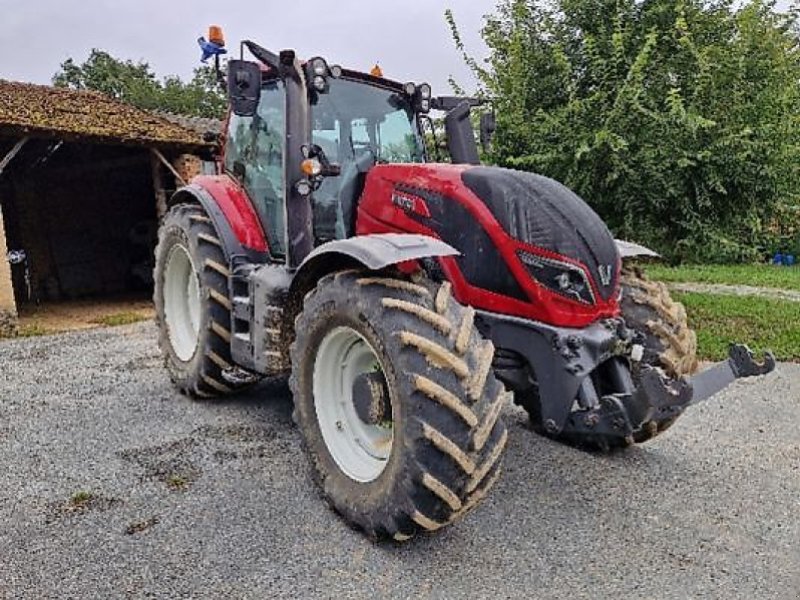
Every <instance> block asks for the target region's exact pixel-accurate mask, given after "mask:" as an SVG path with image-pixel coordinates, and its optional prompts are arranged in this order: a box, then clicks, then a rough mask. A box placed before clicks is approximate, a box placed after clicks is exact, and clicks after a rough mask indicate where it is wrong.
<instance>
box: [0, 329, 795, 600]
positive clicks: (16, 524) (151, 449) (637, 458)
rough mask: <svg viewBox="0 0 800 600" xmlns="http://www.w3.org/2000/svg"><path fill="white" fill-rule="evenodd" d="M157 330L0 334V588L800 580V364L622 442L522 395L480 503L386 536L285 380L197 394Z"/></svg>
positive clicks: (72, 590)
mask: <svg viewBox="0 0 800 600" xmlns="http://www.w3.org/2000/svg"><path fill="white" fill-rule="evenodd" d="M154 334H155V332H154V330H153V326H152V325H151V324H149V323H147V324H143V323H140V324H137V325H133V326H126V327H120V328H115V329H105V330H95V331H89V332H79V333H72V334H65V335H59V336H51V337H43V338H36V339H26V340H15V341H7V342H3V343H0V464H2V465H3V466H4V467H5V469H4V470H3V472H2V474H0V522H1V523H2V527H0V598H2V597H8V598H36V599H38V598H78V597H80V598H111V597H136V598H144V597H158V598H179V597H196V598H221V597H226V598H265V597H276V598H289V597H339V598H359V597H406V598H411V597H436V598H459V597H476V598H488V597H497V598H513V597H528V598H531V597H536V598H571V599H574V598H605V597H624V598H644V597H647V598H681V599H683V598H699V597H724V598H787V599H788V598H792V599H796V598H798V597H800V519H798V515H799V514H800V433H798V425H800V365H782V366H781V372H780V373H779V374H776V375H771V376H769V377H768V378H766V379H762V380H760V381H756V382H748V383H744V382H740V383H739V384H737V385H736V386H735V387H734V388H732V389H730V390H729V391H728V392H727V393H724V394H721V395H720V396H718V397H717V398H715V399H713V400H711V401H709V402H706V403H705V404H702V405H700V406H697V407H695V408H693V409H692V410H691V411H690V413H689V415H687V416H685V417H684V418H683V419H681V420H680V421H679V422H678V423H677V424H676V425H675V426H674V427H673V428H672V429H671V430H670V431H669V432H668V433H667V434H665V435H663V436H661V437H659V438H658V439H657V440H655V441H653V442H651V443H649V444H647V445H644V446H641V447H637V448H633V449H631V450H629V451H626V452H623V453H618V454H614V455H610V456H593V455H589V454H585V453H582V452H579V451H576V450H573V449H570V448H567V447H563V446H560V445H557V444H555V443H552V442H550V441H547V440H545V439H542V438H540V437H537V436H536V435H534V434H532V433H531V432H529V431H528V430H526V429H525V427H524V419H523V417H522V414H521V413H520V412H519V411H518V410H517V409H515V408H511V407H510V408H509V409H508V414H507V420H508V423H509V429H510V442H509V450H508V454H507V458H506V463H505V464H506V466H505V474H504V477H503V478H501V480H500V482H499V483H498V485H497V487H496V488H495V490H494V493H493V494H492V495H491V496H490V498H489V499H488V500H487V502H485V503H484V504H483V506H482V507H481V508H479V509H478V510H476V511H475V512H473V513H472V514H471V515H470V516H468V517H467V518H466V519H465V520H464V521H462V522H461V523H459V524H458V525H456V526H454V527H452V528H449V529H447V530H445V531H443V532H440V533H439V534H438V535H434V536H425V537H422V538H421V539H418V540H416V541H414V542H412V543H409V544H406V545H402V546H395V545H392V544H373V543H372V542H370V541H368V540H367V539H365V538H364V537H363V536H361V535H360V534H358V533H356V532H354V531H352V530H350V529H349V528H348V527H347V526H346V525H344V524H343V523H342V522H341V521H340V520H339V519H338V518H337V517H336V516H335V515H334V514H333V513H331V512H330V511H329V510H328V509H327V508H326V507H325V505H324V504H323V502H322V501H321V500H320V499H319V497H318V495H317V492H316V489H315V488H314V486H313V484H312V482H311V479H310V477H309V474H308V470H307V466H306V462H305V458H304V457H303V456H302V454H301V449H300V440H299V435H298V432H297V430H296V429H295V428H294V427H293V426H292V423H291V418H290V414H291V404H290V399H289V397H288V394H287V391H286V389H285V388H284V387H281V386H279V385H268V384H265V385H262V386H260V387H259V388H257V389H256V390H255V391H254V392H252V393H251V394H250V395H249V396H247V397H242V398H239V399H237V400H232V401H227V402H220V403H198V402H192V401H190V400H188V399H186V398H183V397H181V396H179V395H177V394H175V393H174V392H173V390H172V388H171V387H170V384H169V382H168V380H167V377H166V375H165V372H164V371H163V370H162V368H161V366H160V359H159V357H158V355H157V352H156V349H155V342H154V339H155V335H154Z"/></svg>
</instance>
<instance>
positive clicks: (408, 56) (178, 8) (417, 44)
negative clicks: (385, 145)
mask: <svg viewBox="0 0 800 600" xmlns="http://www.w3.org/2000/svg"><path fill="white" fill-rule="evenodd" d="M494 6H495V2H494V0H404V1H402V2H388V1H385V0H285V1H284V2H273V1H270V0H262V1H260V2H256V1H252V0H238V1H234V2H223V1H220V0H218V1H216V2H214V1H211V0H160V1H155V0H136V1H133V0H80V1H69V0H0V15H2V17H0V21H1V22H2V29H0V31H2V33H0V36H1V37H2V48H3V51H2V53H1V54H0V79H11V80H18V81H31V82H35V83H49V82H50V79H51V77H52V75H53V74H54V73H55V72H56V71H57V70H58V67H59V64H60V63H61V62H62V61H63V60H64V59H66V58H68V57H73V58H75V59H76V60H77V61H83V60H84V59H85V58H86V57H87V56H88V53H89V50H90V49H91V48H93V47H94V48H100V49H103V50H107V51H108V52H110V53H111V54H112V55H114V56H116V57H118V58H129V59H133V60H139V59H142V60H145V61H147V62H149V63H150V65H151V67H152V68H153V70H154V71H155V72H156V73H157V74H158V75H160V76H163V75H168V74H177V75H180V76H181V77H187V76H189V75H190V74H191V72H192V69H193V68H194V67H195V66H197V65H199V57H200V50H199V48H198V47H197V43H196V41H195V40H196V39H197V37H198V36H199V35H204V34H205V31H206V29H207V27H208V25H209V24H218V25H221V26H222V27H223V29H224V31H225V36H226V40H227V42H228V48H229V51H231V52H233V51H234V49H236V50H235V51H236V52H238V41H239V40H241V39H252V40H254V41H256V42H259V43H260V44H261V45H263V46H265V47H267V48H269V49H272V50H280V49H282V48H294V49H296V50H297V51H298V53H299V55H300V56H301V57H303V58H309V57H311V56H314V55H317V54H319V55H322V56H324V57H326V58H327V59H328V60H329V61H330V62H331V63H332V64H335V63H338V64H341V65H342V66H346V67H350V68H354V69H359V70H369V69H370V68H371V67H372V65H373V64H374V63H375V61H378V62H380V64H381V67H382V68H383V70H384V74H385V75H386V76H387V77H391V78H392V79H398V80H400V81H406V80H411V81H417V82H421V81H429V82H430V83H431V84H432V85H433V86H434V91H438V92H440V93H447V92H449V91H450V90H449V87H448V86H447V78H448V76H449V75H451V74H452V75H453V76H455V78H456V80H457V81H458V82H459V83H460V84H462V85H464V84H466V87H467V89H468V90H469V89H472V87H473V85H472V83H471V82H472V81H473V79H472V78H471V77H470V74H469V72H468V70H467V69H466V67H465V66H464V64H463V61H462V59H461V57H460V55H459V53H458V52H457V51H456V50H455V48H454V46H453V43H452V41H451V39H450V33H449V30H448V27H447V24H446V23H445V20H444V11H445V9H446V8H451V9H452V10H453V12H454V13H455V16H456V20H457V21H458V23H459V26H460V29H461V32H462V36H463V38H464V41H465V43H466V44H467V46H468V49H469V50H470V51H471V53H472V54H473V55H475V56H476V57H477V58H483V57H484V55H485V53H486V48H485V46H484V45H483V43H482V40H481V37H480V33H479V32H480V29H481V27H482V23H483V15H485V14H487V13H489V12H491V11H492V10H493V8H494Z"/></svg>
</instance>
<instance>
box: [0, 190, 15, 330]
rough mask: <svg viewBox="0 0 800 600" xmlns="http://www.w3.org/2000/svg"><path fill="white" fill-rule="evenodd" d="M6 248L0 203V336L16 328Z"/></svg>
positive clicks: (12, 285)
mask: <svg viewBox="0 0 800 600" xmlns="http://www.w3.org/2000/svg"><path fill="white" fill-rule="evenodd" d="M8 250H9V248H8V244H7V243H6V231H5V224H4V222H3V207H2V205H1V204H0V336H4V335H13V334H14V333H15V332H16V330H17V303H16V301H15V299H14V284H13V283H12V281H11V265H10V264H9V263H8V259H7V254H8Z"/></svg>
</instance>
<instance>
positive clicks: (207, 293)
mask: <svg viewBox="0 0 800 600" xmlns="http://www.w3.org/2000/svg"><path fill="white" fill-rule="evenodd" d="M155 259H156V262H155V270H154V272H153V279H154V282H155V288H154V293H153V302H154V304H155V308H156V325H157V326H158V332H159V334H158V345H159V347H160V349H161V353H162V355H163V356H164V363H165V365H166V367H167V370H168V371H169V374H170V377H171V379H172V381H173V382H174V383H175V385H176V386H177V387H178V389H179V390H180V391H181V392H183V393H184V394H187V395H189V396H192V397H194V398H211V397H215V396H225V395H227V394H231V393H234V392H236V391H238V390H240V389H242V388H243V387H247V386H249V385H251V384H252V383H253V382H254V381H256V380H257V379H256V378H255V377H254V376H252V375H250V374H249V373H248V374H246V373H244V372H243V371H241V370H240V369H238V368H237V367H236V366H235V364H234V363H233V360H232V359H231V352H230V336H231V334H230V322H231V315H230V309H231V302H230V298H229V293H228V277H229V273H228V267H227V260H226V259H225V255H224V253H223V251H222V243H221V242H220V240H219V237H218V235H217V232H216V229H215V228H214V225H213V223H212V222H211V219H209V217H208V216H207V215H206V213H205V211H204V210H203V209H202V208H201V207H200V206H197V205H192V204H179V205H177V206H174V207H173V208H172V209H170V211H169V212H168V213H167V215H166V216H165V217H164V221H163V222H162V224H161V227H160V228H159V232H158V245H157V246H156V252H155ZM230 374H235V375H236V378H232V377H231V375H230Z"/></svg>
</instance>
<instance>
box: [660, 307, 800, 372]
mask: <svg viewBox="0 0 800 600" xmlns="http://www.w3.org/2000/svg"><path fill="white" fill-rule="evenodd" d="M673 297H674V298H675V300H678V301H679V302H683V304H684V306H685V307H686V311H687V313H688V314H689V324H690V325H691V326H692V327H693V328H694V329H695V330H696V331H697V342H698V354H699V356H700V358H701V359H704V360H722V359H724V358H725V357H726V356H727V355H728V346H729V345H730V344H731V343H733V342H738V343H743V344H747V345H748V346H750V348H751V349H752V350H754V351H756V352H758V353H760V352H762V351H763V350H772V352H774V353H775V356H776V357H777V358H778V360H787V361H800V302H791V301H788V300H775V299H772V298H758V297H755V296H722V295H715V294H695V293H678V292H673Z"/></svg>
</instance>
